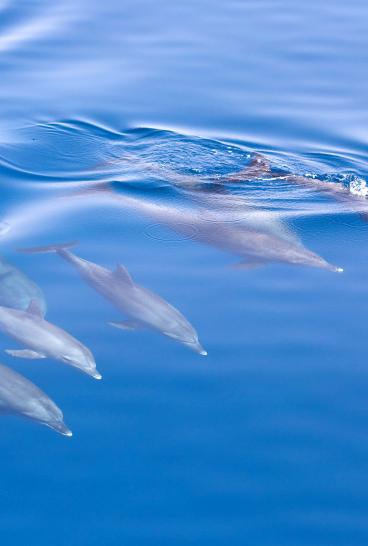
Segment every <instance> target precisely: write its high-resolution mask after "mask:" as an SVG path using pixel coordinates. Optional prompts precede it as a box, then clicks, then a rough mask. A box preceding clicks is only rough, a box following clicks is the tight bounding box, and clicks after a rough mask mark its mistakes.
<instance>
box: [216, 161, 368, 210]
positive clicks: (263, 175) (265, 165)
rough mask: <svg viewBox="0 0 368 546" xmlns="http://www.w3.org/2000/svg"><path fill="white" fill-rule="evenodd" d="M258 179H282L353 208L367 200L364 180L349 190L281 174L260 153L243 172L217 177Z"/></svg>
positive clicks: (339, 185) (309, 178)
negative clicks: (355, 204)
mask: <svg viewBox="0 0 368 546" xmlns="http://www.w3.org/2000/svg"><path fill="white" fill-rule="evenodd" d="M257 178H259V179H263V180H267V179H280V180H284V181H285V182H289V183H293V184H299V185H301V186H305V187H307V188H311V189H315V190H316V191H318V192H321V193H324V194H326V195H329V196H331V197H334V198H336V199H337V200H338V201H341V202H343V203H348V204H352V206H353V205H354V202H359V200H360V202H361V201H362V198H363V199H365V198H366V196H367V183H366V181H365V180H363V179H362V178H358V179H357V180H355V181H354V183H353V184H350V186H349V188H347V187H345V186H344V185H343V184H341V183H340V184H337V183H331V182H326V181H324V180H320V179H319V178H316V177H313V178H312V177H308V176H303V175H297V174H293V173H286V172H279V171H275V170H274V169H273V168H272V166H271V163H270V162H269V161H268V159H267V158H266V157H265V156H263V155H261V154H259V153H256V154H254V157H253V158H252V161H251V162H250V164H249V165H247V166H246V167H245V168H244V169H243V170H241V171H239V172H235V173H233V174H229V175H221V176H219V177H216V181H217V182H222V183H226V182H244V181H250V180H253V179H257ZM357 182H358V186H359V187H360V191H358V189H357V187H356V186H357ZM362 208H363V210H362V211H361V213H362V214H363V215H365V216H366V215H367V212H366V211H365V210H364V207H362ZM358 212H359V209H358Z"/></svg>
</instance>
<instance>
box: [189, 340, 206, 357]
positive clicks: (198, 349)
mask: <svg viewBox="0 0 368 546" xmlns="http://www.w3.org/2000/svg"><path fill="white" fill-rule="evenodd" d="M187 345H188V347H190V348H191V349H192V350H193V351H195V352H196V353H198V354H199V355H202V356H207V355H208V353H207V351H206V350H205V349H203V347H202V345H201V344H200V343H199V341H194V342H192V343H188V344H187Z"/></svg>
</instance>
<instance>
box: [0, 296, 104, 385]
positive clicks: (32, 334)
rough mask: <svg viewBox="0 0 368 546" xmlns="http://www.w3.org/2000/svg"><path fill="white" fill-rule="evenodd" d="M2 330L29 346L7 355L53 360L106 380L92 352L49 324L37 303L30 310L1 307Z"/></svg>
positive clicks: (0, 325) (10, 350)
mask: <svg viewBox="0 0 368 546" xmlns="http://www.w3.org/2000/svg"><path fill="white" fill-rule="evenodd" d="M0 331H2V332H4V333H5V334H7V335H8V336H10V337H11V338H13V339H14V340H16V341H17V342H18V343H20V344H21V345H23V346H25V347H26V349H7V350H6V352H7V353H8V354H9V355H11V356H14V357H19V358H30V359H38V358H53V359H55V360H58V361H59V362H63V363H64V364H68V365H69V366H73V367H75V368H77V369H79V370H80V371H82V372H84V373H86V374H87V375H91V376H92V377H94V378H95V379H101V377H102V376H101V374H100V373H99V372H98V371H97V370H96V363H95V359H94V358H93V355H92V353H91V351H90V350H89V349H88V348H87V347H85V346H84V345H83V344H82V343H80V342H79V341H78V340H77V339H75V338H74V337H72V336H71V335H70V334H68V333H67V332H65V330H62V329H61V328H59V327H58V326H55V325H54V324H51V323H50V322H48V321H46V320H45V319H44V318H43V317H42V313H41V311H40V309H39V307H38V304H37V302H36V301H32V302H31V304H30V306H29V307H28V309H27V311H20V310H19V309H10V308H8V307H0Z"/></svg>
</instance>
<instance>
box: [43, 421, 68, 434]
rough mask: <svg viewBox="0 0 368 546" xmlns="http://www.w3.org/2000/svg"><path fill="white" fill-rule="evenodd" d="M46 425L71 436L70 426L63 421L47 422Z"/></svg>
mask: <svg viewBox="0 0 368 546" xmlns="http://www.w3.org/2000/svg"><path fill="white" fill-rule="evenodd" d="M48 426H49V427H50V428H52V429H53V430H56V432H59V433H60V434H62V435H63V436H69V437H71V436H73V433H72V431H71V430H70V428H68V427H67V426H66V424H65V423H64V422H63V421H56V422H54V423H49V424H48Z"/></svg>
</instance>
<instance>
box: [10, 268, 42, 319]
mask: <svg viewBox="0 0 368 546" xmlns="http://www.w3.org/2000/svg"><path fill="white" fill-rule="evenodd" d="M32 300H35V301H37V305H38V307H39V309H40V312H41V314H42V316H44V315H45V314H46V301H45V296H44V295H43V292H42V290H41V288H40V287H39V286H38V285H37V284H36V283H35V282H34V281H32V280H31V279H30V278H29V277H27V275H25V274H24V273H23V272H22V271H20V270H19V269H18V268H16V267H14V266H13V265H11V264H9V263H8V262H6V261H5V260H4V259H2V258H0V305H3V306H4V307H12V308H14V309H23V310H26V309H27V308H28V307H29V304H30V303H31V301H32Z"/></svg>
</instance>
